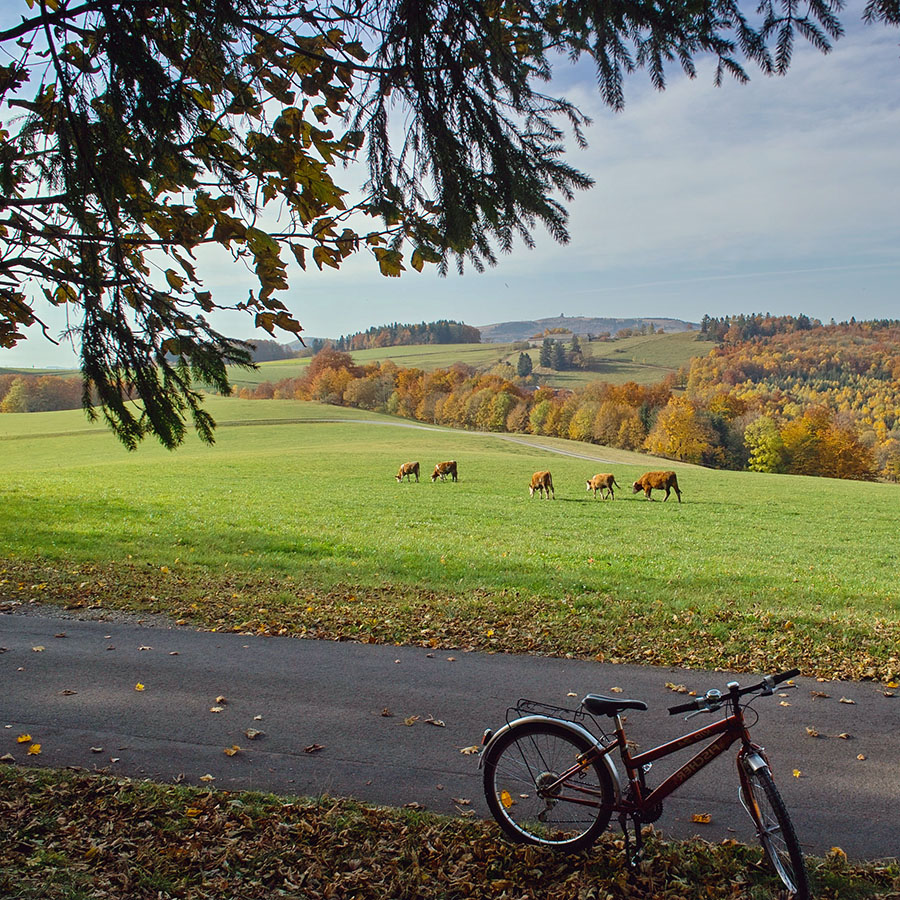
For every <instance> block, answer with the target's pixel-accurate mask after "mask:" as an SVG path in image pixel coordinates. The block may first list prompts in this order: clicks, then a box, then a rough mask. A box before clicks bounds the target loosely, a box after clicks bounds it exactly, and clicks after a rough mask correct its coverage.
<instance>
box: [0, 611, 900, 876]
mask: <svg viewBox="0 0 900 900" xmlns="http://www.w3.org/2000/svg"><path fill="white" fill-rule="evenodd" d="M40 648H43V649H40ZM733 677H734V678H735V679H736V680H738V681H741V680H742V681H743V682H744V683H747V682H748V681H749V680H750V678H749V676H747V675H743V676H733ZM731 678H732V676H730V675H729V674H728V673H713V674H710V673H700V672H691V671H686V670H678V669H662V668H651V667H639V666H616V665H603V664H598V663H593V662H585V661H579V660H563V659H549V658H541V657H529V656H511V655H503V654H496V655H494V654H487V653H466V652H462V651H457V652H454V651H446V650H428V649H425V648H418V647H389V646H387V647H386V646H374V645H363V644H354V643H335V642H330V641H309V640H297V639H292V638H276V637H256V636H247V635H238V634H217V633H210V632H201V631H195V630H192V629H189V628H175V627H171V628H169V627H160V626H146V625H140V624H123V623H120V622H116V623H111V622H103V621H100V622H98V621H81V620H77V619H70V618H60V617H58V616H45V615H42V614H35V613H34V611H28V612H27V613H23V612H22V611H20V612H17V613H15V614H0V756H3V755H5V754H11V755H12V756H13V757H14V758H15V760H16V762H17V763H19V764H21V765H46V766H80V767H83V768H85V769H87V770H89V771H103V772H108V773H114V774H120V775H127V776H131V777H141V778H150V779H153V780H156V781H173V780H176V779H178V780H181V779H183V780H184V781H186V782H189V783H195V784H202V783H203V782H201V781H200V779H201V777H202V776H205V775H212V776H213V778H214V780H213V781H211V782H209V781H207V782H206V783H208V784H211V785H212V786H214V787H217V788H224V789H229V790H236V789H256V790H265V791H274V792H279V793H289V794H300V795H313V796H316V795H321V794H326V793H327V794H331V795H335V796H351V797H355V798H357V799H359V800H363V801H366V802H370V803H375V804H384V805H390V806H404V805H405V804H409V803H415V804H420V805H422V806H424V807H427V808H428V809H430V810H433V811H435V812H440V813H450V814H469V815H472V814H475V815H483V816H485V817H486V816H487V815H488V812H487V807H486V804H485V802H484V799H483V796H482V792H481V782H480V772H479V769H478V757H477V756H475V755H468V754H466V753H463V752H462V751H463V750H464V749H465V748H469V747H471V746H473V745H477V744H479V743H480V739H481V734H482V732H483V729H484V728H485V727H488V726H490V727H494V728H496V727H498V726H499V725H501V724H502V723H503V721H504V718H505V716H506V710H507V707H508V706H509V705H510V704H511V703H514V702H515V701H516V699H517V698H519V697H523V696H525V697H530V698H534V699H538V700H541V701H544V702H549V703H554V704H560V705H565V704H571V705H575V704H577V700H578V699H579V698H580V697H581V696H582V695H583V694H584V693H587V692H595V693H610V692H614V693H618V692H617V691H615V689H616V688H621V689H622V692H621V694H618V696H621V697H634V698H637V699H641V700H644V701H646V702H647V703H648V704H649V706H650V709H649V710H648V711H646V712H633V713H631V714H630V715H629V716H628V721H627V728H628V731H629V736H630V737H631V738H633V739H634V740H635V741H636V742H637V744H638V745H639V746H640V747H641V748H642V749H646V748H648V747H650V746H651V745H653V744H656V743H660V742H662V741H665V740H669V739H672V738H674V737H675V736H677V735H678V734H679V733H683V732H684V731H687V730H689V729H692V728H693V727H699V726H700V725H702V724H705V723H707V722H708V721H709V720H708V719H707V717H705V716H698V717H696V718H694V719H692V720H691V721H690V722H689V723H685V722H684V721H683V720H682V718H681V717H675V716H672V717H670V716H668V715H667V712H666V709H667V707H668V706H669V705H673V704H675V703H679V702H682V701H683V700H684V699H686V698H685V697H684V696H682V695H680V694H678V693H675V692H673V690H672V689H671V688H667V687H666V684H667V683H669V684H676V685H684V686H685V687H687V688H688V689H690V690H697V691H699V692H702V691H705V690H706V689H707V688H710V687H719V688H724V686H725V683H726V682H727V681H729V680H731ZM138 684H141V685H143V686H144V689H143V690H136V685H138ZM797 684H798V689H797V690H793V691H784V692H780V694H779V695H777V696H775V697H769V698H760V699H759V700H757V701H756V703H755V706H754V708H755V709H756V710H758V712H759V714H760V720H759V724H758V725H757V726H755V727H754V729H753V734H754V737H755V739H756V740H757V741H758V742H759V743H761V744H763V745H764V746H765V748H766V750H767V752H768V754H769V758H770V760H771V763H772V767H773V771H774V774H775V777H776V780H777V782H778V784H779V787H780V788H781V791H782V793H783V795H784V796H785V800H786V802H787V805H788V808H789V810H790V811H791V813H792V816H793V818H794V823H795V827H796V830H797V832H798V835H799V837H800V840H801V842H802V843H803V844H804V846H805V848H806V850H807V851H808V852H810V853H813V854H816V855H822V854H823V853H825V852H827V851H828V850H829V848H831V847H833V846H839V847H842V848H843V849H844V850H845V851H846V852H847V853H848V854H849V855H850V856H851V857H853V858H868V859H876V858H882V857H894V856H897V855H898V853H900V838H898V837H897V826H896V819H897V810H898V809H900V778H898V774H900V766H898V761H900V754H898V738H897V735H898V733H900V689H898V690H897V692H896V693H897V695H898V696H897V697H893V698H889V697H885V696H884V689H883V686H881V685H876V684H872V683H838V682H830V683H819V682H817V681H816V680H815V679H810V678H802V677H801V678H798V679H797ZM814 692H816V693H815V694H814ZM816 694H827V695H828V696H827V697H823V696H817V695H816ZM217 698H224V699H223V700H218V699H217ZM842 698H843V700H846V701H853V702H852V703H850V702H841V700H842ZM215 710H218V711H215ZM807 728H812V729H814V730H815V731H817V732H818V734H819V736H818V737H812V736H810V735H809V734H808V733H807ZM248 729H256V730H258V731H260V732H262V734H260V735H258V736H257V737H256V738H255V739H253V740H251V739H249V738H248V737H247V731H248ZM25 733H27V734H30V735H31V736H32V741H33V742H34V743H39V744H40V745H41V753H40V755H39V756H28V755H27V754H26V751H27V747H28V745H27V744H19V743H17V741H16V738H17V737H18V736H19V735H20V734H25ZM842 734H844V735H849V737H846V738H842V737H839V736H838V735H842ZM234 745H237V746H238V747H240V748H241V749H240V751H239V752H238V753H236V754H234V755H233V756H230V757H229V756H227V755H226V754H225V753H224V749H225V748H231V747H233V746H234ZM690 752H691V751H687V753H688V754H690ZM686 758H687V756H685V755H680V756H679V757H678V758H677V759H679V760H681V761H684V760H685V759H686ZM672 768H673V766H671V765H665V761H662V762H660V763H657V764H656V765H655V766H654V769H653V770H652V771H651V773H650V774H649V775H648V782H649V783H650V784H657V783H659V782H660V781H661V780H662V778H663V777H664V776H665V774H667V773H668V772H669V771H671V769H672ZM795 773H799V775H795ZM697 813H709V814H710V817H711V821H710V823H709V824H695V823H693V822H692V821H691V817H692V815H694V814H697ZM656 826H657V827H658V828H659V829H660V830H662V831H663V832H664V833H665V834H666V835H668V836H672V837H686V836H689V835H693V834H698V835H700V836H701V837H703V838H706V839H707V840H720V839H722V838H725V837H734V838H737V839H738V840H744V841H752V840H753V833H752V831H751V829H750V826H749V819H748V818H747V816H746V814H745V813H744V811H743V809H742V808H741V807H740V806H739V804H738V799H737V779H736V776H735V774H734V763H733V755H732V754H726V755H725V756H723V757H720V758H719V759H718V760H716V761H715V762H713V763H712V764H711V765H710V766H709V767H708V768H706V769H704V770H703V771H702V772H701V773H700V774H699V775H697V776H696V777H695V778H694V779H692V780H691V781H690V782H688V783H687V784H686V785H684V787H683V788H681V789H680V790H679V792H678V793H676V794H675V795H674V796H673V797H672V798H670V799H669V800H667V801H666V804H665V810H664V812H663V815H662V818H661V819H660V820H659V821H658V822H657V823H656Z"/></svg>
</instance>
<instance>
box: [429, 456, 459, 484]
mask: <svg viewBox="0 0 900 900" xmlns="http://www.w3.org/2000/svg"><path fill="white" fill-rule="evenodd" d="M448 475H449V476H450V478H451V479H453V481H457V480H458V479H457V477H456V460H455V459H451V460H449V461H448V462H442V463H438V464H437V465H436V466H435V467H434V471H433V472H432V473H431V480H432V482H435V481H437V480H438V478H440V479H441V481H446V480H447V476H448Z"/></svg>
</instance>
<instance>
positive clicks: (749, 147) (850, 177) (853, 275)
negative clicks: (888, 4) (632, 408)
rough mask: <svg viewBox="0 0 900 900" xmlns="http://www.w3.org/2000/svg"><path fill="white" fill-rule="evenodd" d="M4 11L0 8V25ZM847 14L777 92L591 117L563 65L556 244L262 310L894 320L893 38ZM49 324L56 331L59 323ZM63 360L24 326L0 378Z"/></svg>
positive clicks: (340, 326) (294, 294)
mask: <svg viewBox="0 0 900 900" xmlns="http://www.w3.org/2000/svg"><path fill="white" fill-rule="evenodd" d="M10 5H11V4H10V2H9V0H0V13H2V16H3V20H4V21H5V22H8V21H9V18H8V15H7V12H8V10H9V9H10ZM861 9H862V4H860V3H858V2H853V3H850V4H849V5H848V7H847V9H846V10H845V11H844V13H843V14H842V21H843V22H844V24H845V27H846V29H847V34H846V35H845V36H844V37H843V38H842V39H841V40H840V41H838V42H837V44H836V46H835V49H834V50H833V51H832V52H831V53H830V54H828V55H826V56H823V55H821V54H819V53H817V52H816V51H813V50H811V49H808V48H806V47H803V46H802V45H798V48H797V50H796V51H795V54H794V61H793V65H792V67H791V69H790V71H789V72H788V74H787V75H786V76H784V77H766V76H764V75H762V74H761V73H759V72H757V71H753V70H750V69H749V68H748V71H750V74H751V81H750V83H749V84H746V85H740V84H737V83H736V82H733V81H726V82H725V84H724V85H723V86H722V87H719V88H716V87H715V86H714V85H713V68H712V63H711V62H710V61H701V63H700V65H699V74H698V77H697V78H696V79H693V80H690V79H688V78H686V77H685V76H683V75H682V74H680V72H679V71H678V70H675V69H673V70H672V71H671V72H670V74H669V79H668V85H667V88H666V90H665V91H664V92H662V93H660V92H657V91H655V90H654V89H653V88H652V87H651V86H650V85H649V83H648V79H647V76H646V74H645V73H641V72H638V73H636V74H635V75H633V76H631V77H630V78H629V79H628V80H627V82H626V87H625V89H626V106H625V110H624V111H623V112H620V113H614V112H612V111H610V110H608V109H607V108H605V107H604V106H603V105H602V103H601V102H600V99H599V96H598V93H597V90H596V84H595V82H594V77H593V70H592V68H590V67H589V66H587V65H584V64H579V65H578V66H574V67H573V66H571V65H569V64H568V63H563V64H562V65H561V66H560V67H559V68H558V70H557V72H556V77H555V80H554V83H553V86H552V87H553V91H554V92H555V93H558V94H564V95H565V96H566V97H567V98H568V99H570V100H572V101H574V102H575V103H576V105H578V106H579V107H580V108H581V109H582V111H583V112H585V113H586V114H588V115H589V116H590V117H591V118H592V119H593V125H592V126H591V127H589V128H588V129H587V132H586V136H587V139H588V142H589V147H588V148H587V149H586V150H579V149H577V148H574V145H573V149H572V151H571V153H570V155H569V160H570V162H571V163H572V164H573V165H575V166H576V167H577V168H579V169H580V170H581V171H583V172H586V173H587V174H589V175H590V176H591V177H593V178H594V179H595V181H596V184H595V185H594V187H593V188H592V189H591V190H589V191H587V192H584V193H580V194H579V195H578V196H577V197H576V198H575V200H574V201H573V202H572V203H570V204H568V209H569V212H570V221H569V232H570V235H571V240H570V242H569V243H568V244H567V245H565V246H561V245H559V244H557V243H556V242H555V241H554V240H553V239H552V238H551V237H550V236H549V234H547V233H546V232H543V231H541V230H540V229H538V230H537V231H536V232H535V237H536V240H537V246H536V247H535V248H533V249H528V248H526V247H525V246H523V245H521V244H520V245H518V246H517V247H515V249H514V250H513V252H512V253H511V254H509V255H504V256H502V257H501V258H500V260H499V263H498V265H497V266H496V267H495V268H492V269H489V270H488V271H487V272H485V273H483V274H479V273H477V272H475V271H474V270H472V269H468V270H467V271H466V273H465V274H464V275H463V276H459V275H457V274H455V272H454V273H452V274H450V275H448V276H447V277H445V278H441V277H439V276H438V275H437V274H436V273H435V272H434V270H433V268H429V267H426V270H425V272H424V273H422V274H419V273H416V272H415V271H413V270H410V271H409V272H407V273H405V274H404V275H403V277H401V278H400V279H396V278H391V279H387V278H384V277H383V276H381V275H380V274H379V273H378V270H377V266H375V264H374V263H373V261H372V260H371V259H370V258H368V257H367V255H366V254H359V255H358V256H357V257H356V258H353V259H351V260H350V261H348V262H345V264H344V265H343V266H342V268H341V269H340V270H339V271H334V270H327V271H325V272H321V273H320V272H318V271H316V270H315V268H314V267H313V266H310V267H309V269H308V270H307V272H302V271H301V270H300V269H299V268H298V267H296V266H294V264H293V263H291V271H290V277H291V289H290V291H288V292H286V293H285V294H284V295H282V300H283V301H284V302H285V303H286V304H287V305H288V307H289V308H290V309H291V311H292V312H293V313H294V314H295V315H296V316H297V318H298V319H299V320H300V322H301V323H302V325H303V328H304V332H303V334H304V336H307V337H337V336H338V335H340V334H347V333H351V332H354V331H359V330H364V329H366V328H368V327H370V326H373V325H380V324H384V323H387V322H393V321H400V322H421V321H433V320H435V319H441V318H446V319H456V320H459V321H464V322H467V323H468V324H471V325H476V326H477V325H487V324H491V323H494V322H503V321H508V320H519V319H538V318H543V317H546V316H557V315H559V314H561V313H562V314H565V315H567V316H610V317H632V316H646V317H671V318H680V319H686V320H688V321H694V322H697V321H699V320H700V318H701V317H702V316H703V315H704V314H709V315H711V316H725V315H734V314H739V313H752V312H771V313H773V314H794V315H797V314H799V313H805V314H806V315H809V316H812V317H815V318H819V319H821V320H822V321H825V322H827V321H828V320H830V319H831V318H835V319H837V320H838V321H841V320H845V319H849V318H850V317H851V316H855V317H856V318H857V319H867V318H900V152H898V150H900V32H898V31H897V30H896V29H889V28H886V27H885V26H883V25H876V26H867V25H864V24H863V23H861V21H860V13H861ZM341 174H342V173H340V172H338V173H337V174H336V179H337V181H338V183H341ZM203 262H205V263H206V267H205V268H206V270H205V272H203V274H204V276H205V278H204V280H205V285H206V287H207V288H208V289H211V290H212V291H213V292H214V294H216V295H217V296H218V297H219V298H220V299H230V300H235V301H236V300H240V299H243V298H245V297H246V295H247V291H248V290H249V289H250V288H251V287H253V286H254V280H253V278H252V276H251V275H250V274H249V273H247V272H246V271H245V270H244V269H243V268H242V267H241V266H240V265H238V264H233V263H231V262H230V260H228V259H227V258H222V257H219V258H215V257H213V256H212V255H210V256H209V257H208V258H206V259H205V260H203ZM40 312H41V313H42V314H45V313H46V312H47V311H46V310H45V309H42V310H40ZM50 322H51V326H52V327H53V328H55V329H57V332H58V331H61V330H62V328H63V327H64V325H65V323H64V322H62V321H59V320H56V319H51V320H50ZM215 324H216V325H217V327H219V328H220V330H222V331H224V332H225V333H227V334H229V335H230V336H233V337H240V338H245V339H250V340H252V339H254V338H256V339H266V338H268V337H269V336H268V335H267V334H266V333H265V332H262V331H260V330H258V329H254V328H253V323H252V320H250V319H248V318H247V317H245V316H243V315H240V314H236V313H232V314H223V315H222V316H220V317H219V318H218V319H216V320H215ZM280 339H281V340H283V341H284V342H287V341H288V340H289V339H290V336H289V335H285V336H284V337H283V338H280ZM76 361H77V358H76V355H75V353H74V352H73V350H72V348H71V347H68V346H66V345H62V346H60V347H55V346H54V345H53V344H52V343H50V342H49V341H47V340H45V339H44V338H43V337H42V336H41V334H40V332H39V330H38V329H32V330H31V331H30V332H29V336H28V339H27V340H26V341H24V342H22V343H20V345H19V346H18V347H16V348H14V349H12V350H0V367H3V366H36V367H44V366H63V367H70V366H73V365H75V364H76Z"/></svg>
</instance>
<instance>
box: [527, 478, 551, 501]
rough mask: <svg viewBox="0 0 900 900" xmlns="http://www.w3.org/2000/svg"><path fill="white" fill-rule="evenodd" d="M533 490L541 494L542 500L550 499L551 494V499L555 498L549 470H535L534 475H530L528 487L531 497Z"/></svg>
mask: <svg viewBox="0 0 900 900" xmlns="http://www.w3.org/2000/svg"><path fill="white" fill-rule="evenodd" d="M535 491H537V492H538V493H539V494H540V495H541V499H542V500H543V499H547V500H550V499H551V495H552V499H554V500H555V499H556V494H555V493H554V491H553V479H552V478H551V477H550V473H549V472H535V473H534V475H532V476H531V485H530V486H529V488H528V494H529V496H531V497H533V496H534V492H535ZM545 492H546V498H545Z"/></svg>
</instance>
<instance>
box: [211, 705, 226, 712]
mask: <svg viewBox="0 0 900 900" xmlns="http://www.w3.org/2000/svg"><path fill="white" fill-rule="evenodd" d="M224 710H225V707H224V706H211V707H210V708H209V711H210V712H211V713H220V712H224Z"/></svg>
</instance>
